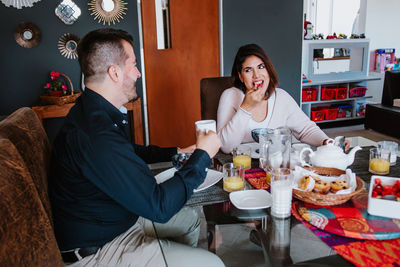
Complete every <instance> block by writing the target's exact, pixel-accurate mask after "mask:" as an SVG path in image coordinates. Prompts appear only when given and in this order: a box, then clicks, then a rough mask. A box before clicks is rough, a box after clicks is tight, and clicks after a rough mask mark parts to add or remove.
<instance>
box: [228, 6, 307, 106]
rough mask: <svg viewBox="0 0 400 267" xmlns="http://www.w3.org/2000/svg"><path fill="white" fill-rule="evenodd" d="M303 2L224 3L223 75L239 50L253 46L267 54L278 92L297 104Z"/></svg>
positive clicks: (298, 100) (298, 101)
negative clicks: (274, 73)
mask: <svg viewBox="0 0 400 267" xmlns="http://www.w3.org/2000/svg"><path fill="white" fill-rule="evenodd" d="M302 40H303V1H301V0H300V1H298V0H246V1H243V0H224V1H223V51H224V52H223V53H224V55H223V56H224V75H230V74H231V70H232V64H233V60H234V58H235V55H236V52H237V50H238V49H239V47H240V46H242V45H245V44H249V43H256V44H258V45H260V46H261V47H262V48H264V50H265V51H266V52H267V54H268V56H269V57H270V59H271V61H272V63H273V64H274V67H275V69H276V71H277V73H278V77H279V82H280V86H279V87H281V88H283V89H285V90H286V91H287V92H288V93H290V94H291V95H292V97H293V98H294V99H295V100H296V101H297V103H300V88H301V54H302Z"/></svg>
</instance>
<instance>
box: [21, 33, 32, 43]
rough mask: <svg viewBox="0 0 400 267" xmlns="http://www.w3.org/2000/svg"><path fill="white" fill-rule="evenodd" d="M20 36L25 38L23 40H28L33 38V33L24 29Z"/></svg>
mask: <svg viewBox="0 0 400 267" xmlns="http://www.w3.org/2000/svg"><path fill="white" fill-rule="evenodd" d="M22 37H23V38H24V39H25V40H27V41H28V40H30V39H32V38H33V33H32V32H31V31H30V30H25V31H24V32H23V33H22Z"/></svg>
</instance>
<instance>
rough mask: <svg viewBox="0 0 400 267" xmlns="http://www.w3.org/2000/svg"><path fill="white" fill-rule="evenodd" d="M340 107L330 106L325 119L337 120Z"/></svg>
mask: <svg viewBox="0 0 400 267" xmlns="http://www.w3.org/2000/svg"><path fill="white" fill-rule="evenodd" d="M338 110H339V109H338V108H332V107H329V108H327V109H326V113H325V120H336V118H337V115H338Z"/></svg>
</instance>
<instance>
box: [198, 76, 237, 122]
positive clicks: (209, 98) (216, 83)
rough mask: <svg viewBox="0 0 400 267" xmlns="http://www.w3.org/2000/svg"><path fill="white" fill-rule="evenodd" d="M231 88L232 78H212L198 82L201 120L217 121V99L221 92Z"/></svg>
mask: <svg viewBox="0 0 400 267" xmlns="http://www.w3.org/2000/svg"><path fill="white" fill-rule="evenodd" d="M232 86H233V78H232V77H230V76H226V77H212V78H203V79H201V81H200V101H201V119H202V120H215V121H216V120H217V110H218V104H219V98H220V97H221V94H222V92H223V91H224V90H225V89H227V88H230V87H232Z"/></svg>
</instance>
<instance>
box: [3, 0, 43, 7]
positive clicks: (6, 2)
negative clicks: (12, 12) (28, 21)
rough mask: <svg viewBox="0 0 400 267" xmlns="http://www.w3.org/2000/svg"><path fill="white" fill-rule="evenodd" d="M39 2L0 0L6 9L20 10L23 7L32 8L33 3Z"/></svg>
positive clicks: (31, 0) (37, 0) (32, 0)
mask: <svg viewBox="0 0 400 267" xmlns="http://www.w3.org/2000/svg"><path fill="white" fill-rule="evenodd" d="M39 1H40V0H1V2H2V3H3V4H4V5H5V6H6V7H10V6H11V7H15V8H18V9H21V8H23V7H32V6H33V4H34V3H36V2H39Z"/></svg>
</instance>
